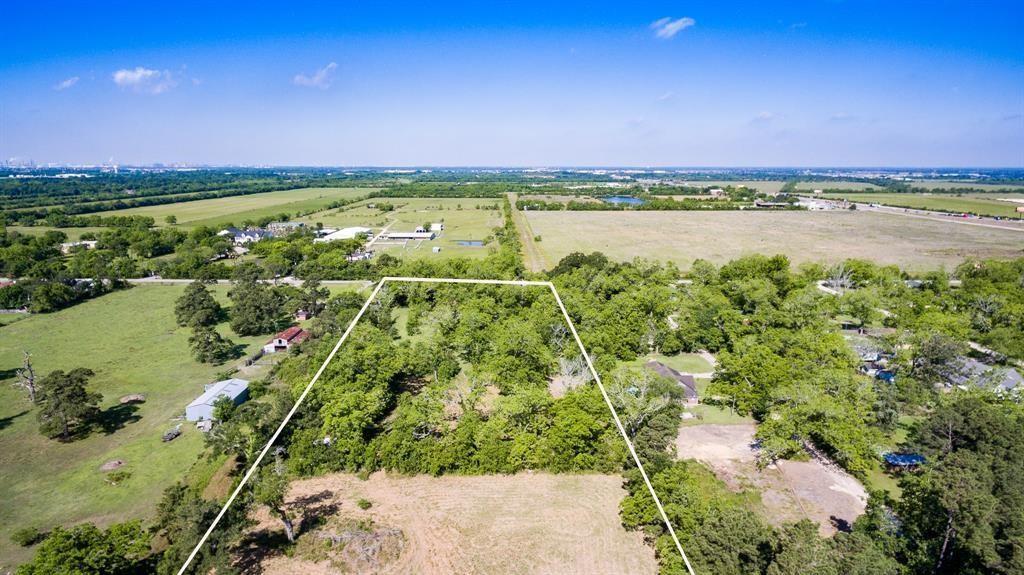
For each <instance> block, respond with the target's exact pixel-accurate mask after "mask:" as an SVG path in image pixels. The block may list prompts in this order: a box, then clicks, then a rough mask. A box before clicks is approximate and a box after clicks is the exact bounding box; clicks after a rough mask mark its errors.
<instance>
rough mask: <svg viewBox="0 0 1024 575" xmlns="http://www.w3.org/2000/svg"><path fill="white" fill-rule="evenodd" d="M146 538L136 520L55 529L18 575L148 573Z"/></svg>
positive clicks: (147, 544)
mask: <svg viewBox="0 0 1024 575" xmlns="http://www.w3.org/2000/svg"><path fill="white" fill-rule="evenodd" d="M148 555H149V535H148V534H147V533H146V531H145V530H144V529H143V528H142V525H141V523H139V522H138V521H130V522H128V523H117V524H114V525H112V526H110V527H109V528H107V529H104V530H101V529H99V528H98V527H96V526H95V525H93V524H92V523H85V524H82V525H76V526H75V527H72V528H70V529H64V528H63V527H56V528H54V530H53V532H52V533H50V535H49V536H48V537H47V538H46V540H45V541H43V543H42V544H41V545H40V546H39V550H38V551H37V552H36V555H35V557H34V558H33V559H32V561H30V562H28V563H26V564H24V565H22V566H21V567H19V568H18V571H17V573H18V575H133V574H135V573H142V572H146V571H149V570H150V568H151V567H152V566H151V565H149V564H148V561H147V557H148Z"/></svg>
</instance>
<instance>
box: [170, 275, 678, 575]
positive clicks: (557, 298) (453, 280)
mask: <svg viewBox="0 0 1024 575" xmlns="http://www.w3.org/2000/svg"><path fill="white" fill-rule="evenodd" d="M388 282H399V283H449V284H483V285H515V286H540V287H548V288H550V289H551V293H552V294H553V295H554V296H555V301H557V302H558V308H559V309H560V310H562V316H563V317H564V318H565V323H566V324H567V325H568V326H569V330H570V331H572V336H573V338H574V339H575V340H576V345H578V346H579V348H580V353H582V354H583V358H584V359H585V360H586V361H587V367H588V368H590V373H591V375H593V376H594V382H595V383H597V387H598V389H600V390H601V395H602V396H603V397H604V401H605V403H606V404H608V409H609V410H610V411H611V413H612V419H613V420H614V421H615V427H617V428H618V429H619V433H620V434H621V435H622V439H624V440H625V441H626V446H627V447H628V448H629V454H630V455H632V456H633V461H634V462H635V463H636V466H637V469H639V470H640V475H641V477H643V479H644V484H646V485H647V491H648V492H649V493H650V494H651V497H652V498H653V499H654V504H655V505H656V506H657V507H658V513H660V514H661V519H662V520H663V521H664V522H665V527H667V528H668V532H669V534H670V535H671V536H672V541H673V542H674V543H675V544H676V549H678V550H679V554H680V555H681V556H682V557H683V563H684V564H685V565H686V570H687V571H688V572H689V573H690V575H696V573H695V572H694V570H693V566H692V565H690V559H689V558H688V557H687V556H686V552H685V551H683V545H682V544H681V543H680V542H679V537H678V536H677V535H676V531H675V529H674V528H673V527H672V522H671V521H669V520H668V515H667V514H666V513H665V508H664V507H663V506H662V504H661V500H660V499H658V494H657V493H655V492H654V486H653V485H651V480H650V478H648V477H647V471H646V470H644V465H643V463H641V462H640V457H639V456H638V455H637V454H636V449H635V448H634V447H633V442H632V441H630V440H629V436H628V435H627V434H626V428H625V427H623V425H622V421H621V420H619V414H618V412H616V411H615V406H614V405H612V400H611V398H609V397H608V392H607V391H605V389H604V384H603V383H601V376H600V375H598V374H597V370H596V369H594V364H593V362H591V360H590V355H589V354H588V353H587V350H586V348H584V347H583V341H582V340H581V339H580V336H579V334H578V333H577V332H576V326H575V325H573V323H572V319H571V318H570V317H569V312H567V311H566V309H565V304H563V303H562V298H561V297H560V296H559V295H558V290H557V289H555V284H553V283H551V282H545V281H526V280H483V279H481V280H474V279H462V278H419V277H384V278H381V280H380V281H379V282H377V287H375V288H374V289H373V293H371V294H370V297H369V298H367V299H366V302H365V303H363V307H362V308H361V309H360V310H359V313H357V314H356V317H354V318H353V319H352V322H351V323H349V325H348V328H347V329H345V333H343V334H342V335H341V339H339V340H338V343H336V344H334V349H332V350H331V353H329V354H328V355H327V359H325V360H324V363H323V365H321V366H320V369H318V370H316V373H315V374H314V375H313V379H311V380H310V381H309V384H308V385H307V386H306V388H305V389H304V390H302V394H301V395H299V399H298V400H296V401H295V405H293V406H292V408H291V410H290V411H289V412H288V415H286V416H285V418H284V420H282V421H281V425H279V426H278V428H277V431H275V432H274V435H273V436H271V437H270V441H268V442H267V445H266V446H265V447H264V448H263V450H262V451H260V454H259V455H258V456H257V457H256V460H255V461H254V462H253V463H252V465H251V466H250V467H249V470H248V471H247V472H246V473H245V476H244V477H242V481H241V483H239V484H238V487H236V488H235V490H234V491H233V492H232V493H231V497H228V500H227V503H225V504H224V507H223V508H221V510H220V513H218V514H217V517H215V518H214V520H213V523H211V524H210V527H209V528H208V529H207V530H206V533H204V534H203V536H202V538H201V539H199V543H197V544H196V547H195V549H193V550H192V553H190V554H189V556H188V559H186V560H185V563H184V565H182V566H181V569H179V570H178V575H184V573H185V570H186V569H188V566H189V565H191V564H192V561H193V560H194V559H195V557H196V555H197V554H198V553H199V550H200V549H202V547H203V545H205V544H206V540H207V539H208V538H209V537H210V534H211V533H213V530H214V529H215V528H216V527H217V524H218V523H220V520H221V519H222V518H223V517H224V514H225V513H227V510H228V507H231V504H232V503H234V501H235V499H236V498H237V497H238V494H239V493H241V492H242V488H243V487H245V484H246V483H248V482H249V479H250V478H251V477H252V475H253V473H255V472H256V469H257V468H259V466H260V463H261V462H262V461H263V458H264V457H265V456H266V455H267V453H268V452H269V451H270V448H271V446H272V445H273V444H274V442H275V441H277V438H278V436H280V435H281V432H282V431H284V428H285V426H286V425H288V422H289V421H291V418H292V416H293V415H295V412H296V411H297V410H298V409H299V406H300V405H302V402H303V401H305V399H306V395H308V394H309V391H310V390H311V389H313V385H314V384H316V382H317V380H318V379H320V376H321V375H322V374H323V372H324V370H325V369H327V364H329V363H331V360H332V359H334V355H335V354H336V353H338V349H339V348H341V344H343V343H345V340H346V339H348V336H349V334H350V333H352V330H353V329H354V328H355V326H356V324H357V323H359V319H360V318H361V317H363V314H364V313H365V312H366V310H367V308H369V307H370V303H371V302H372V301H373V300H374V298H376V297H377V294H378V293H379V292H380V290H381V288H382V287H384V284H385V283H388Z"/></svg>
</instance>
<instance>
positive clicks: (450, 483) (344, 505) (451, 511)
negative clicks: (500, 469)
mask: <svg viewBox="0 0 1024 575" xmlns="http://www.w3.org/2000/svg"><path fill="white" fill-rule="evenodd" d="M625 495H626V492H625V490H624V489H623V488H622V478H621V477H618V476H614V475H550V474H544V473H537V474H519V475H514V476H505V475H489V476H472V477H455V476H449V477H427V476H415V477H396V476H388V475H385V474H383V473H376V474H374V475H372V476H371V477H370V478H369V480H366V481H361V480H359V479H358V478H356V477H355V476H353V475H347V474H336V475H328V476H324V477H318V478H314V479H307V480H302V481H297V482H295V483H293V484H292V486H291V489H290V490H289V494H288V501H289V502H290V503H291V504H292V505H293V507H292V508H293V510H294V511H295V513H296V514H300V515H301V511H300V509H299V507H300V506H299V505H295V502H296V501H297V500H300V501H301V500H305V501H316V504H315V506H316V507H317V508H319V509H321V510H323V509H325V508H326V509H329V510H330V511H329V514H330V515H331V516H332V517H339V516H343V517H345V518H348V519H349V520H355V521H361V520H362V521H364V522H365V520H367V519H372V522H373V525H374V526H375V528H377V529H381V530H386V529H393V528H397V529H399V530H401V533H402V537H403V538H404V542H403V544H402V545H401V548H402V551H401V553H400V554H399V555H398V557H397V559H394V560H392V561H389V562H387V563H386V564H384V565H380V566H377V567H376V568H374V569H372V572H374V573H425V574H431V573H438V574H440V573H581V574H582V573H621V574H627V573H644V574H653V573H656V572H657V564H656V562H655V558H654V551H653V549H652V548H651V547H649V546H648V545H646V544H645V543H644V542H643V538H642V535H641V534H640V533H629V532H627V531H625V530H624V529H623V528H622V526H621V523H620V521H619V516H618V505H619V502H620V501H621V500H622V498H623V497H624V496H625ZM360 499H365V500H367V501H369V502H370V503H371V504H372V507H370V508H369V509H365V510H364V509H360V508H359V506H358V505H357V501H359V500H360ZM307 507H308V506H307ZM321 514H323V512H322V511H321ZM323 519H324V518H323V517H321V520H323ZM328 521H330V519H328ZM261 528H263V529H270V530H273V531H280V530H281V526H280V523H278V522H275V521H272V520H270V519H269V518H268V517H263V520H262V521H261ZM304 536H306V535H303V536H300V544H301V541H302V537H304ZM296 555H299V554H298V553H297V554H296ZM261 565H262V568H263V569H264V573H266V574H268V575H286V574H287V575H291V574H298V573H304V574H305V573H313V574H319V573H323V574H326V573H336V572H339V571H338V567H337V566H332V565H331V564H330V562H328V561H320V562H313V561H310V560H308V559H303V558H300V557H298V556H297V557H291V558H289V557H285V556H283V555H274V556H271V557H267V558H264V559H263V560H262V564H261Z"/></svg>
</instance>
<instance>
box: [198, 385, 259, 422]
mask: <svg viewBox="0 0 1024 575" xmlns="http://www.w3.org/2000/svg"><path fill="white" fill-rule="evenodd" d="M222 397H227V398H229V399H231V401H233V402H235V405H239V404H241V403H244V402H245V400H247V399H249V382H248V381H246V380H244V379H238V378H234V377H233V378H231V379H225V380H223V381H218V382H217V383H211V384H210V385H207V386H206V390H205V391H203V394H202V395H200V396H199V397H197V398H195V399H194V400H193V401H192V403H190V404H188V406H187V407H186V408H185V419H187V420H188V421H206V420H210V419H213V404H214V403H216V402H217V400H218V399H220V398H222Z"/></svg>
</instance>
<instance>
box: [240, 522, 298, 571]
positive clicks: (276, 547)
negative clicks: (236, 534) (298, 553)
mask: <svg viewBox="0 0 1024 575" xmlns="http://www.w3.org/2000/svg"><path fill="white" fill-rule="evenodd" d="M290 545H291V543H289V542H288V537H287V536H285V534H284V531H283V530H273V531H271V530H268V529H261V530H259V531H254V532H251V533H249V534H247V535H246V536H245V537H244V538H243V539H242V541H241V542H239V544H238V547H237V551H236V552H235V560H234V561H233V562H232V565H233V566H234V567H235V568H236V569H238V570H239V572H241V573H255V574H257V575H260V574H262V573H263V561H264V560H265V559H267V558H269V557H274V556H276V555H281V554H283V553H285V551H286V550H287V549H288V547H289V546H290Z"/></svg>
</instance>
